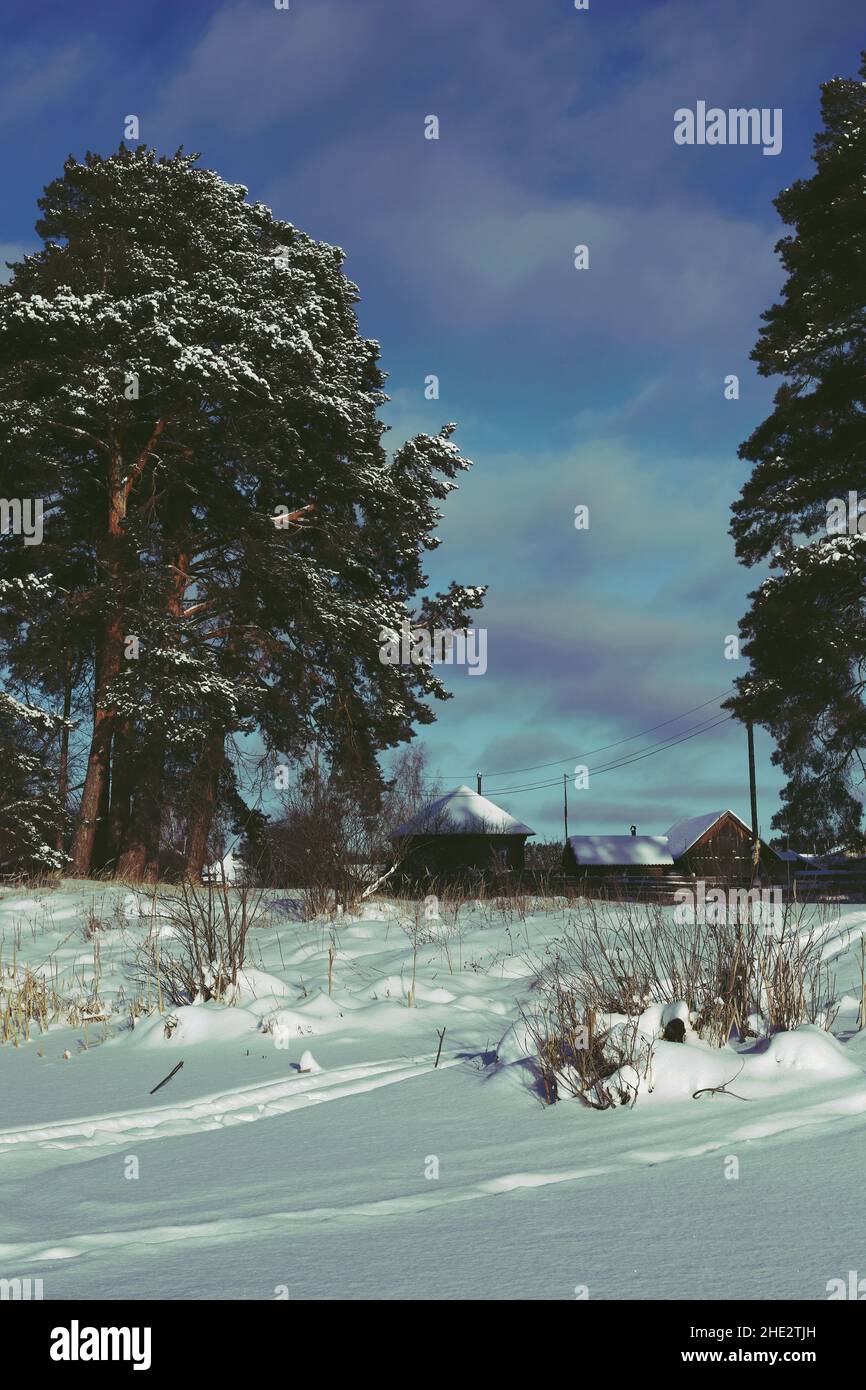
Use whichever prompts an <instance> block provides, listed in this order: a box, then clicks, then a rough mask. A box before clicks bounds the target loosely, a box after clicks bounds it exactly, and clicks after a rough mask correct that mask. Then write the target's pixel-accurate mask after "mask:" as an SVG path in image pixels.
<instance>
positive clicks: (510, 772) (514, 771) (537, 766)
mask: <svg viewBox="0 0 866 1390" xmlns="http://www.w3.org/2000/svg"><path fill="white" fill-rule="evenodd" d="M733 689H734V687H733V686H729V687H728V689H727V690H723V691H722V693H721V694H720V695H713V696H712V698H711V699H709V700H704V701H703V703H702V704H700V705H693V706H692V708H691V709H686V710H683V711H682V713H681V714H675V715H673V716H672V718H670V719H663V720H662V721H661V723H660V724H653V725H651V726H650V728H649V729H642V730H641V732H640V733H638V734H629V736H628V738H619V739H616V740H615V741H614V742H613V743H603V744H601V746H600V747H599V748H590V749H588V750H587V752H585V753H574V754H573V755H572V756H571V757H570V758H556V759H555V760H554V761H553V762H550V763H534V764H533V765H532V766H531V767H512V768H508V769H506V770H505V771H503V772H485V773H483V776H484V777H485V778H488V777H516V776H518V775H519V774H520V773H522V772H541V771H542V770H543V769H544V768H548V767H560V766H561V765H562V763H570V762H577V761H579V760H580V759H581V758H591V757H593V755H594V754H596V753H606V752H607V751H608V749H610V748H621V747H622V745H623V744H625V743H633V742H634V741H635V739H637V738H645V737H646V735H647V734H654V733H655V732H656V730H657V729H665V728H667V726H668V724H677V723H678V722H679V721H680V720H681V719H686V718H687V717H688V716H689V715H690V714H696V713H697V711H698V710H699V709H706V707H707V705H714V704H716V703H717V701H719V700H723V699H724V698H725V696H726V695H730V693H731V691H732V690H733ZM726 717H729V716H726ZM723 722H724V721H723ZM453 776H454V777H456V778H462V776H463V774H462V773H454V774H453ZM436 780H437V781H445V782H450V781H451V780H452V778H451V776H449V775H447V774H446V773H443V774H442V775H441V777H439V778H437V779H436ZM556 780H557V782H558V781H559V778H557V779H556ZM429 785H432V782H428V786H429ZM539 785H542V784H540V783H539ZM544 785H551V786H552V785H553V783H545V784H544ZM493 790H494V791H495V792H496V793H497V795H499V794H502V795H504V794H505V792H506V791H507V790H508V788H500V787H494V788H493Z"/></svg>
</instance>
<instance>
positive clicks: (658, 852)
mask: <svg viewBox="0 0 866 1390" xmlns="http://www.w3.org/2000/svg"><path fill="white" fill-rule="evenodd" d="M568 843H569V845H570V846H571V848H572V851H573V852H574V857H575V859H576V860H577V862H578V864H581V865H582V864H609V865H619V864H673V862H674V861H673V859H672V857H671V854H670V851H669V850H668V845H667V840H666V839H665V837H664V835H569V837H568Z"/></svg>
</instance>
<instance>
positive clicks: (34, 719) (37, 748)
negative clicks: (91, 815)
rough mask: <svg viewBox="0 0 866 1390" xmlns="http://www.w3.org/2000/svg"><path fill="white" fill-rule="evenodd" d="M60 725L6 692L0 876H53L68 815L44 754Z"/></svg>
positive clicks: (0, 758)
mask: <svg viewBox="0 0 866 1390" xmlns="http://www.w3.org/2000/svg"><path fill="white" fill-rule="evenodd" d="M56 729H57V720H56V718H55V717H54V716H52V715H50V714H46V713H45V712H44V711H43V710H40V709H37V708H35V707H34V706H32V705H26V704H24V703H22V702H21V701H19V700H15V699H13V698H12V696H11V695H8V694H7V693H6V692H5V691H2V690H0V873H30V874H32V873H38V872H53V871H55V870H57V869H60V868H62V867H63V865H64V863H65V860H66V856H65V855H64V854H63V853H62V852H60V851H58V850H57V848H56V839H57V831H58V829H62V825H63V812H62V809H61V806H60V802H59V800H58V797H57V794H56V791H55V789H54V788H53V787H52V786H51V778H50V774H49V772H48V770H47V769H46V766H45V762H44V758H43V751H44V746H45V743H46V741H48V740H49V739H51V738H52V737H53V735H54V733H55V732H56Z"/></svg>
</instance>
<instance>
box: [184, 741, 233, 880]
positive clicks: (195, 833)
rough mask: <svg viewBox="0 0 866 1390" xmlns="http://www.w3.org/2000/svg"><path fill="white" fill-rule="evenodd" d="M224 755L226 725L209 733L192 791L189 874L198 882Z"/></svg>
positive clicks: (214, 807) (187, 867)
mask: <svg viewBox="0 0 866 1390" xmlns="http://www.w3.org/2000/svg"><path fill="white" fill-rule="evenodd" d="M224 758H225V734H224V733H223V731H222V729H217V730H215V731H214V732H213V733H211V734H209V735H208V738H207V741H206V742H205V746H204V748H203V749H202V751H201V756H200V758H199V761H198V766H197V767H196V770H195V773H194V775H193V782H192V792H191V795H190V819H189V840H188V844H187V853H186V869H185V874H186V877H187V879H189V880H190V881H191V882H194V883H200V882H201V877H202V873H203V872H204V866H205V856H206V854H207V841H208V836H209V835H210V832H211V826H212V825H213V820H214V814H215V812H216V796H217V784H218V781H219V774H220V769H221V767H222V765H223V760H224Z"/></svg>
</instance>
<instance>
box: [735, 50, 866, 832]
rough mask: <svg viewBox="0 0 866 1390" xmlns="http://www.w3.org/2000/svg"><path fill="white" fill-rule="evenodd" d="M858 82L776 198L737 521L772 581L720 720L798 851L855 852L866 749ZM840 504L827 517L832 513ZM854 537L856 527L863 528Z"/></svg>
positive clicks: (862, 168)
mask: <svg viewBox="0 0 866 1390" xmlns="http://www.w3.org/2000/svg"><path fill="white" fill-rule="evenodd" d="M862 57H863V61H862V66H861V69H860V77H861V80H859V81H858V80H855V79H841V78H834V79H833V80H832V81H830V82H827V83H826V84H824V86H823V87H822V104H821V108H822V115H823V122H824V128H823V130H822V131H821V132H820V133H819V134H818V136H817V137H816V140H815V154H814V161H815V165H816V172H815V173H814V174H813V176H812V177H811V178H809V179H806V180H799V181H798V182H796V183H795V184H793V185H792V186H791V187H790V188H787V189H785V190H784V191H783V192H782V193H780V195H779V197H778V198H777V199H776V201H775V206H776V208H777V209H778V212H779V214H780V216H781V218H782V220H783V221H784V222H785V223H786V225H787V226H788V227H790V228H792V229H793V230H792V231H791V233H790V234H788V235H786V236H785V237H783V238H782V240H781V241H780V242H779V243H778V246H777V251H778V252H779V255H780V257H781V260H782V264H783V266H784V269H785V271H786V273H787V280H786V283H785V286H784V290H783V296H782V302H781V303H778V304H775V305H773V307H772V308H771V309H769V310H768V311H767V312H766V313H765V314H764V315H763V319H764V327H763V328H762V329H761V332H760V336H759V341H758V344H757V346H756V348H755V350H754V352H753V354H752V356H753V359H754V360H755V361H756V362H757V364H758V370H759V372H760V373H761V374H762V375H764V376H776V375H780V376H783V377H784V381H783V383H782V385H781V386H780V387H779V389H778V391H777V392H776V396H775V403H774V409H773V411H772V413H771V414H770V415H769V416H768V418H767V419H766V420H764V421H763V423H762V424H761V425H759V426H758V428H757V429H756V430H755V431H754V433H753V434H752V436H751V438H750V439H748V440H747V441H746V442H745V443H744V444H743V445H742V446H741V448H740V457H741V458H744V459H748V460H749V461H750V462H752V463H753V464H754V465H755V467H754V470H753V472H752V475H751V477H750V479H749V480H748V482H747V483H746V485H745V486H744V488H743V491H742V494H741V497H740V500H739V501H738V502H737V503H735V505H734V507H733V523H732V527H731V533H732V535H733V536H734V538H735V540H736V545H737V554H738V556H739V558H740V559H741V561H742V562H743V563H744V564H747V565H754V564H756V563H757V562H759V561H764V560H769V561H770V566H771V570H772V573H771V574H770V576H769V577H768V578H767V579H766V580H764V582H763V583H762V584H761V585H760V586H759V588H758V589H757V590H756V591H755V592H754V593H753V594H751V596H750V597H751V608H750V609H749V612H748V613H747V615H746V617H745V618H744V620H743V622H742V624H741V632H742V634H743V636H744V637H745V638H746V644H745V646H744V652H745V654H746V655H747V656H748V657H749V658H750V662H751V673H750V675H748V676H746V677H743V678H741V679H740V680H738V681H737V682H736V684H737V687H738V691H737V695H736V696H735V697H734V698H733V699H732V700H731V701H730V702H729V705H728V707H729V708H731V709H733V710H734V712H735V713H736V714H737V715H738V716H739V717H741V718H751V719H753V720H754V721H755V722H756V723H759V724H762V725H763V726H764V727H766V728H767V729H768V730H769V731H770V732H771V733H772V734H773V736H774V738H775V740H776V744H777V751H776V753H775V755H774V759H775V761H776V762H777V763H778V764H779V765H781V767H782V768H783V769H784V771H785V772H786V774H787V775H788V778H789V781H788V785H787V787H786V789H785V792H784V794H783V801H784V807H783V810H782V811H781V812H780V813H779V814H778V815H777V816H776V817H775V818H774V820H773V825H774V826H776V827H777V828H778V829H780V830H782V831H783V832H785V833H787V835H788V837H789V839H790V840H792V842H796V843H797V844H798V845H799V846H800V847H803V848H808V847H814V848H829V847H831V846H832V845H838V844H844V845H849V846H856V845H859V844H862V835H861V834H860V822H861V816H862V805H861V799H860V797H859V796H858V794H857V788H858V786H859V785H861V784H862V781H863V774H864V764H863V758H862V750H863V746H864V741H866V706H864V699H863V692H864V672H866V665H864V663H866V624H864V595H866V588H864V579H866V535H864V534H863V533H864V532H866V517H864V518H863V520H862V522H860V523H859V525H858V517H857V515H856V511H857V507H856V503H855V504H854V506H853V507H852V508H851V509H850V514H849V515H848V518H847V522H848V524H847V525H844V524H843V526H842V527H840V526H839V525H838V512H839V509H840V507H841V506H842V504H843V503H844V504H845V507H846V509H847V507H848V502H849V497H850V494H852V493H857V494H859V495H860V496H861V497H863V498H866V185H864V179H866V53H864V54H863V55H862ZM834 499H835V503H836V505H835V506H834V505H833V504H834ZM861 527H862V529H860V528H861Z"/></svg>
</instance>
